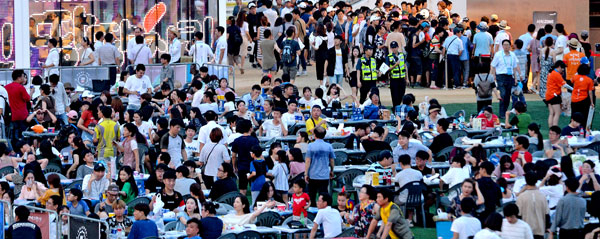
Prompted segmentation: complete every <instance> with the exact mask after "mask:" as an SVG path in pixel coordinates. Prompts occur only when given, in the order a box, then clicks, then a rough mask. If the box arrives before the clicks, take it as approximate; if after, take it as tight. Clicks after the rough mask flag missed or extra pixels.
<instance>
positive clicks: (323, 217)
mask: <svg viewBox="0 0 600 239" xmlns="http://www.w3.org/2000/svg"><path fill="white" fill-rule="evenodd" d="M314 223H316V224H317V225H321V224H323V227H322V228H323V232H324V233H325V238H334V237H336V236H337V235H339V234H341V233H342V217H341V216H340V212H338V210H335V209H333V208H331V207H330V206H327V207H326V208H323V209H319V211H318V212H317V216H316V217H315V221H314Z"/></svg>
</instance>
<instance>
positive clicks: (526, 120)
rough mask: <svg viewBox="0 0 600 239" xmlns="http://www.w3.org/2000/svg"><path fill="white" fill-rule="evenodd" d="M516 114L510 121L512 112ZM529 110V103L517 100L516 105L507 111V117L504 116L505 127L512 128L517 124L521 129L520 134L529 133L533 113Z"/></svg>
mask: <svg viewBox="0 0 600 239" xmlns="http://www.w3.org/2000/svg"><path fill="white" fill-rule="evenodd" d="M511 112H512V113H513V114H515V116H513V117H512V119H510V121H508V118H509V116H510V113H511ZM526 112H527V105H525V102H523V101H517V102H515V107H514V109H513V110H511V111H506V117H505V118H504V127H505V128H507V129H510V128H512V127H513V126H517V128H518V129H519V134H527V133H528V131H527V127H529V124H531V122H532V120H531V115H529V114H528V113H526Z"/></svg>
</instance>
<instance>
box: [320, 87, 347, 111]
mask: <svg viewBox="0 0 600 239" xmlns="http://www.w3.org/2000/svg"><path fill="white" fill-rule="evenodd" d="M346 98H348V95H346V92H345V91H344V88H342V87H340V85H338V84H331V85H329V88H328V89H327V96H325V97H324V98H323V99H324V100H325V101H326V102H327V107H328V108H331V107H333V105H334V104H335V103H336V102H337V104H339V105H340V106H341V101H343V100H345V99H346Z"/></svg>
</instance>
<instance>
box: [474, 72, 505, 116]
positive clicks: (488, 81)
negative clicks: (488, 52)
mask: <svg viewBox="0 0 600 239" xmlns="http://www.w3.org/2000/svg"><path fill="white" fill-rule="evenodd" d="M479 70H481V71H480V72H479V73H477V74H476V75H475V78H474V79H473V84H474V85H475V95H476V96H477V97H476V99H477V112H481V110H483V108H485V107H487V106H490V107H491V106H492V99H493V96H494V95H495V96H496V98H497V99H498V101H501V100H502V97H500V94H499V93H498V88H497V87H496V81H495V80H494V77H493V76H492V75H491V74H489V73H486V72H489V65H487V68H486V67H485V66H481V67H480V68H479ZM490 109H491V108H490Z"/></svg>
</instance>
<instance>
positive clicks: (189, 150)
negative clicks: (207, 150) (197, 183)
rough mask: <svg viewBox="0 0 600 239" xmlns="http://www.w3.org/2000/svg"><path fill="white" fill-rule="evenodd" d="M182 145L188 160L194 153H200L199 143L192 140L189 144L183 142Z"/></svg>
mask: <svg viewBox="0 0 600 239" xmlns="http://www.w3.org/2000/svg"><path fill="white" fill-rule="evenodd" d="M183 143H185V153H186V154H187V158H188V159H190V157H192V156H194V153H200V142H199V141H198V140H192V142H191V143H188V142H187V141H185V140H183Z"/></svg>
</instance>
